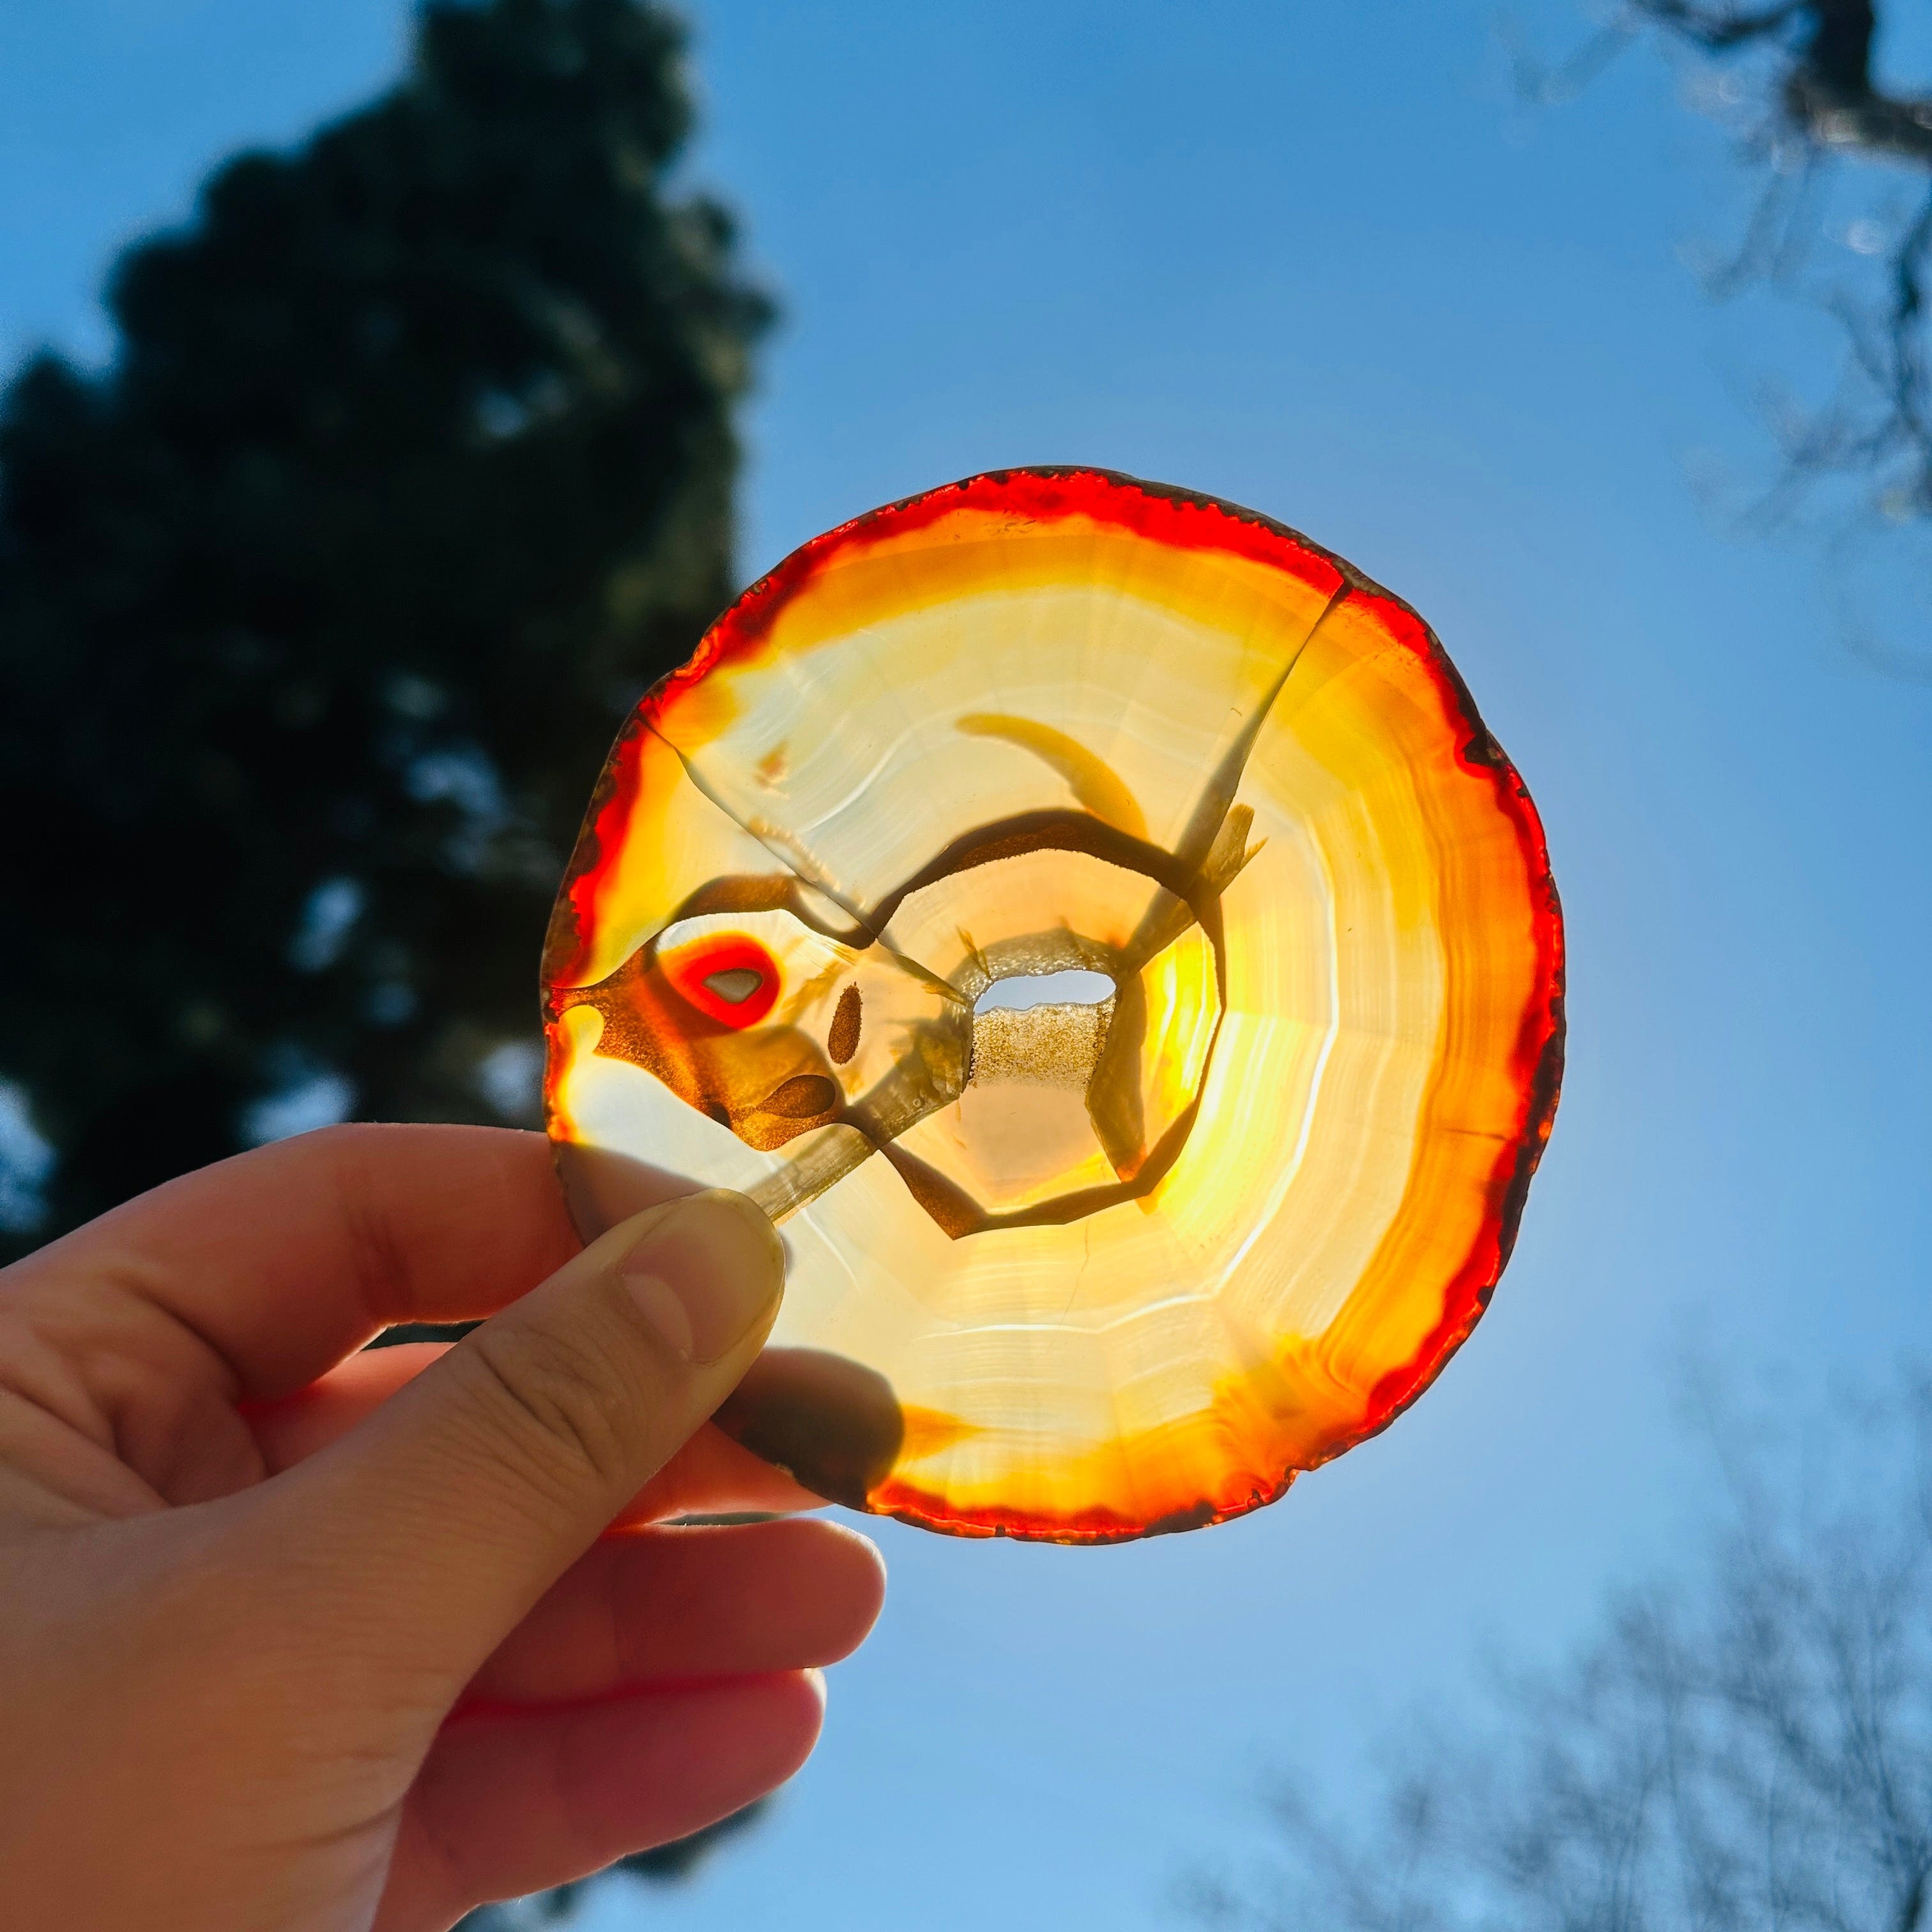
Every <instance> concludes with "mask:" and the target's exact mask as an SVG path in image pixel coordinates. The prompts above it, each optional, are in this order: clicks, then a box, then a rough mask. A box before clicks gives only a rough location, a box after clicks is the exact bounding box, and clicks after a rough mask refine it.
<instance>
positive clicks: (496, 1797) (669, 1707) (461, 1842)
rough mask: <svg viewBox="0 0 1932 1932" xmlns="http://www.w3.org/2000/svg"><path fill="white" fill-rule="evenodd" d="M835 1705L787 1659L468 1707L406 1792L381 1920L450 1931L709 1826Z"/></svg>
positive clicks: (770, 1781)
mask: <svg viewBox="0 0 1932 1932" xmlns="http://www.w3.org/2000/svg"><path fill="white" fill-rule="evenodd" d="M823 1712H824V1705H823V1693H822V1691H821V1689H820V1685H819V1684H818V1682H817V1679H815V1678H813V1677H810V1676H805V1675H804V1674H802V1673H786V1674H784V1675H781V1676H775V1677H763V1678H751V1679H742V1680H740V1681H739V1682H736V1683H730V1684H721V1685H706V1686H702V1687H694V1688H690V1689H686V1690H679V1691H660V1692H655V1693H652V1694H646V1695H644V1696H642V1697H630V1698H625V1699H622V1700H617V1701H615V1702H613V1703H606V1704H594V1705H587V1706H580V1707H578V1708H577V1709H573V1710H569V1711H563V1712H532V1713H526V1714H518V1715H514V1716H505V1715H490V1716H478V1717H472V1718H459V1719H458V1720H456V1721H455V1722H454V1723H452V1724H450V1725H449V1726H448V1727H446V1729H445V1730H444V1731H443V1733H442V1735H441V1736H440V1737H439V1738H438V1739H437V1743H436V1745H435V1748H434V1750H433V1751H431V1754H430V1757H429V1759H428V1762H427V1763H425V1766H424V1767H423V1770H422V1775H421V1776H420V1777H419V1779H418V1781H417V1782H416V1787H415V1788H414V1790H412V1792H411V1793H410V1798H409V1801H408V1803H407V1806H406V1807H405V1809H404V1817H403V1824H402V1829H401V1832H399V1833H398V1838H397V1841H396V1849H395V1856H394V1858H392V1861H391V1863H390V1867H389V1887H388V1889H387V1890H386V1891H385V1893H384V1894H383V1903H382V1906H381V1908H380V1910H379V1911H378V1912H377V1918H376V1932H429V1928H431V1927H435V1928H438V1932H440V1928H441V1927H444V1926H446V1925H448V1924H449V1923H450V1921H452V1919H454V1918H456V1917H458V1915H460V1914H461V1913H462V1912H463V1911H465V1910H466V1909H468V1908H469V1907H470V1906H473V1905H478V1904H481V1903H484V1902H485V1901H487V1900H493V1899H499V1898H514V1897H520V1896H522V1895H523V1894H525V1893H526V1892H532V1891H541V1890H543V1889H544V1888H546V1887H547V1886H550V1885H562V1884H564V1883H566V1882H568V1880H570V1879H574V1878H581V1877H583V1876H585V1875H586V1873H590V1872H593V1871H598V1870H601V1869H602V1868H603V1867H604V1866H605V1865H607V1864H611V1863H612V1862H613V1861H615V1860H616V1859H618V1858H622V1857H623V1856H625V1855H626V1854H627V1853H628V1852H637V1851H642V1850H643V1849H646V1847H648V1846H652V1845H661V1844H664V1843H668V1842H669V1841H670V1840H671V1839H673V1838H686V1837H688V1836H689V1835H690V1834H691V1832H696V1831H701V1830H702V1829H703V1827H704V1826H706V1825H709V1824H713V1823H715V1822H716V1821H717V1820H718V1819H720V1818H724V1817H729V1816H730V1814H731V1813H732V1812H733V1811H739V1810H741V1809H742V1808H743V1807H744V1806H745V1805H748V1804H750V1803H751V1802H752V1801H753V1799H757V1798H761V1797H763V1796H764V1794H765V1793H766V1792H768V1791H770V1790H773V1789H774V1788H775V1787H777V1786H778V1785H780V1784H783V1783H784V1781H785V1780H786V1779H787V1778H789V1777H790V1776H791V1775H792V1774H793V1772H795V1771H796V1770H797V1769H798V1768H799V1766H800V1765H802V1763H804V1762H805V1759H806V1757H808V1755H809V1754H810V1753H811V1747H812V1745H814V1742H817V1736H818V1731H819V1727H820V1723H821V1722H822V1721H823Z"/></svg>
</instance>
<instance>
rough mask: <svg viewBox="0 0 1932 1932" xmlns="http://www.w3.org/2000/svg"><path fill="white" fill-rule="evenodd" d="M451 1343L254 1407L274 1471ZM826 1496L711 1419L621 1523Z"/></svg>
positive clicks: (359, 1360)
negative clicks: (773, 1464)
mask: <svg viewBox="0 0 1932 1932" xmlns="http://www.w3.org/2000/svg"><path fill="white" fill-rule="evenodd" d="M448 1349H449V1343H446V1342H408V1343H399V1344H398V1345H397V1346H395V1347H393V1348H389V1349H364V1350H362V1351H361V1352H359V1353H358V1354H356V1355H351V1356H350V1358H349V1359H348V1361H346V1362H344V1363H343V1364H341V1365H340V1366H339V1367H337V1368H335V1369H333V1370H331V1371H330V1372H329V1374H327V1375H326V1376H323V1377H322V1379H320V1381H318V1382H311V1384H310V1385H308V1388H304V1389H301V1390H299V1391H297V1392H296V1394H293V1395H292V1396H289V1397H285V1398H284V1400H281V1401H280V1402H276V1403H263V1404H259V1405H254V1406H251V1409H249V1412H248V1426H249V1427H250V1429H251V1431H252V1432H253V1433H254V1439H255V1442H256V1446H257V1448H259V1449H260V1451H261V1453H262V1460H263V1466H265V1467H266V1469H267V1470H268V1471H269V1472H270V1473H271V1474H274V1473H275V1472H278V1471H280V1470H283V1469H293V1467H294V1466H295V1465H296V1463H299V1462H302V1461H303V1460H305V1459H306V1458H307V1457H311V1456H313V1455H314V1454H317V1452H318V1451H320V1450H323V1449H326V1448H328V1446H329V1444H331V1443H332V1442H335V1441H337V1440H338V1439H339V1438H341V1437H342V1436H346V1435H347V1434H348V1433H349V1432H350V1430H352V1429H353V1428H354V1427H356V1425H357V1424H359V1423H360V1422H361V1421H362V1420H363V1419H364V1418H365V1417H367V1416H369V1415H373V1414H374V1412H375V1411H376V1410H377V1409H380V1407H381V1406H382V1405H383V1403H385V1402H386V1401H387V1400H389V1397H391V1396H392V1395H394V1394H395V1393H396V1391H398V1389H400V1388H402V1387H403V1385H404V1384H405V1383H407V1382H413V1381H414V1380H415V1379H416V1376H419V1375H420V1374H421V1373H422V1371H423V1370H425V1369H426V1368H428V1367H429V1365H430V1364H431V1363H432V1362H434V1361H436V1360H437V1358H439V1357H440V1356H441V1355H443V1354H444V1353H446V1352H447V1350H448ZM824 1507H825V1499H824V1498H823V1496H814V1494H813V1493H812V1492H811V1490H808V1489H805V1488H803V1487H801V1486H800V1485H799V1484H797V1483H795V1482H794V1481H793V1480H792V1479H791V1478H790V1477H789V1476H787V1475H785V1473H784V1472H783V1471H782V1470H781V1469H774V1468H773V1467H772V1465H771V1464H770V1463H767V1462H765V1461H764V1460H763V1459H762V1458H760V1457H757V1456H754V1455H753V1454H751V1451H749V1450H748V1449H746V1448H743V1447H742V1446H741V1445H739V1444H738V1443H736V1442H733V1441H732V1440H731V1439H730V1437H729V1436H726V1435H725V1434H724V1433H723V1432H722V1431H721V1430H718V1429H716V1428H715V1427H712V1424H709V1423H708V1422H707V1423H706V1424H704V1426H703V1427H702V1428H700V1430H698V1432H697V1434H696V1435H695V1436H693V1437H692V1438H691V1440H690V1441H689V1442H687V1443H685V1445H684V1447H683V1448H681V1449H680V1450H679V1451H678V1452H677V1454H676V1455H675V1456H673V1457H672V1458H671V1460H670V1462H669V1463H667V1464H666V1465H665V1466H664V1468H663V1469H661V1470H659V1471H658V1473H657V1474H656V1475H655V1476H653V1477H652V1478H651V1480H650V1481H649V1482H648V1483H646V1484H645V1485H644V1487H643V1489H642V1490H640V1492H639V1493H637V1495H636V1496H634V1497H632V1498H631V1501H630V1502H628V1503H627V1504H625V1506H624V1508H622V1510H620V1511H619V1512H618V1514H617V1518H616V1520H617V1522H618V1523H619V1525H624V1524H635V1523H658V1522H661V1521H662V1520H664V1518H665V1517H673V1516H700V1515H701V1516H723V1515H727V1514H731V1513H733V1512H735V1511H740V1510H758V1511H771V1512H773V1513H781V1512H785V1511H794V1510H813V1509H823V1508H824Z"/></svg>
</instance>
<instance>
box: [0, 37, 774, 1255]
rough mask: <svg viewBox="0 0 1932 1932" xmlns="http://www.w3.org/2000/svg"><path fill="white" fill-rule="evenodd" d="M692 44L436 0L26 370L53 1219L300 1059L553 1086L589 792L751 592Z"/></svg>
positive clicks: (7, 535)
mask: <svg viewBox="0 0 1932 1932" xmlns="http://www.w3.org/2000/svg"><path fill="white" fill-rule="evenodd" d="M681 38H682V37H681V32H680V30H679V27H678V26H677V24H676V22H675V21H674V20H672V19H671V17H670V16H668V15H667V13H664V11H663V10H661V9H660V8H659V7H657V6H656V5H652V4H649V0H487V4H477V5H462V4H457V0H429V4H428V5H425V7H423V9H422V13H421V14H420V16H419V20H418V23H417V29H416V39H415V46H414V51H413V57H412V60H411V62H410V67H409V69H408V71H407V74H406V75H405V77H404V79H403V80H402V81H401V83H400V84H398V86H396V87H395V88H394V89H392V91H391V92H389V93H387V94H386V95H383V97H382V98H380V99H378V100H377V101H374V102H373V103H372V104H370V105H369V106H368V107H365V108H362V109H361V110H358V111H356V112H355V113H352V114H350V115H348V116H347V118H344V119H342V120H341V121H337V122H336V123H335V124H333V125H332V126H329V127H326V128H324V129H323V130H322V131H321V132H320V133H318V134H317V135H316V136H314V138H313V139H311V140H310V141H308V142H307V143H306V144H305V145H303V146H302V147H301V148H299V150H297V151H294V152H293V153H290V154H262V153H254V154H244V155H242V156H241V157H239V158H238V159H236V160H232V161H230V162H229V163H227V164H226V165H225V166H223V167H222V168H221V169H219V171H218V172H216V174H215V175H214V176H213V178H211V180H210V181H208V184H207V185H206V187H205V189H204V190H203V191H202V195H201V197H200V201H199V207H198V209H197V211H196V216H195V218H194V220H193V222H192V223H191V224H190V226H188V227H187V228H186V229H184V230H183V231H181V232H180V233H174V234H169V235H165V236H161V237H160V238H158V239H154V240H152V241H150V242H145V243H144V244H142V245H141V246H139V247H138V248H136V249H134V250H133V251H132V252H131V253H130V254H128V255H127V257H124V259H123V260H122V261H121V263H120V264H119V266H118V268H117V269H116V270H115V273H114V275H113V279H112V282H111V285H110V308H111V311H112V313H113V320H114V322H115V325H116V327H117V329H118V337H119V347H118V353H117V355H116V356H115V360H114V362H113V365H112V366H111V367H110V368H108V369H107V371H105V372H104V373H102V374H98V375H96V374H90V373H88V372H86V371H82V370H79V369H77V368H74V367H73V366H71V365H69V364H68V363H66V362H63V361H62V360H61V359H58V357H55V356H51V355H47V356H40V357H39V358H37V359H34V361H32V362H30V363H29V364H28V365H27V366H26V368H24V369H23V371H21V373H20V374H19V375H18V376H17V378H16V379H15V380H14V381H13V383H12V385H11V386H10V389H8V391H7V393H6V395H5V398H4V401H0V874H4V877H5V880H6V886H5V892H4V893H3V894H0V1079H7V1080H10V1081H11V1082H13V1083H15V1085H16V1088H17V1090H24V1092H25V1094H26V1097H27V1100H28V1104H29V1106H30V1107H31V1117H32V1120H33V1122H34V1126H35V1127H36V1128H37V1131H38V1133H40V1135H41V1136H43V1138H44V1139H45V1140H46V1142H48V1143H49V1144H50V1145H51V1146H52V1150H53V1151H54V1154H55V1166H54V1168H53V1171H52V1175H51V1176H50V1178H49V1181H48V1182H47V1185H46V1191H45V1201H46V1208H45V1212H44V1214H43V1216H42V1217H41V1218H40V1224H39V1226H37V1227H36V1228H34V1229H31V1230H30V1231H28V1233H27V1235H26V1238H27V1239H31V1238H44V1237H46V1236H47V1235H52V1234H54V1233H57V1232H59V1231H61V1230H62V1229H65V1228H67V1227H68V1226H71V1225H73V1224H74V1223H77V1222H78V1221H80V1220H83V1219H85V1218H86V1217H89V1216H90V1215H92V1214H96V1213H98V1212H99V1211H101V1209H103V1208H107V1207H108V1206H110V1205H113V1203H114V1202H116V1201H118V1200H120V1199H124V1198H125V1197H126V1196H129V1195H130V1194H133V1193H136V1192H138V1191H139V1190H141V1189H142V1188H145V1187H149V1186H151V1185H153V1184H154V1183H156V1182H157V1181H160V1180H163V1179H164V1178H166V1177H167V1176H169V1175H172V1174H175V1173H178V1172H181V1171H183V1170H184V1169H188V1168H191V1167H194V1166H199V1165H200V1164H201V1163H205V1162H206V1161H208V1160H214V1159H215V1158H217V1157H220V1156H221V1155H223V1154H227V1153H229V1152H230V1151H233V1150H234V1149H236V1148H238V1147H239V1146H241V1145H243V1144H245V1142H246V1141H247V1140H248V1139H249V1138H250V1137H251V1135H254V1136H259V1135H260V1133H263V1132H264V1131H265V1130H268V1129H269V1127H272V1125H273V1124H274V1115H273V1113H272V1112H270V1113H269V1114H267V1115H265V1114H264V1113H263V1111H262V1110H263V1107H264V1105H265V1103H269V1104H270V1105H271V1106H272V1104H273V1103H275V1102H276V1100H277V1098H278V1097H282V1098H283V1099H284V1100H286V1099H287V1098H288V1097H290V1096H291V1095H293V1096H295V1097H297V1098H299V1099H302V1100H305V1101H307V1102H310V1103H328V1104H326V1105H324V1106H323V1107H322V1108H321V1109H320V1110H321V1111H339V1112H350V1113H353V1114H356V1115H362V1116H364V1117H368V1118H391V1119H460V1118H484V1119H488V1118H513V1119H514V1118H527V1117H528V1115H529V1112H530V1109H531V1107H532V1100H533V1091H534V1082H533V1071H534V1062H533V1058H532V1048H531V1044H530V1043H531V1041H532V1035H533V1033H534V1014H535V991H534V988H535V968H536V960H537V956H538V950H539V949H540V946H541V937H542V932H543V926H544V917H545V914H546V910H547V904H548V902H549V900H550V895H551V893H552V892H553V889H554V888H555V886H556V879H557V877H558V874H559V871H560V869H561V867H562V862H563V859H564V857H565V854H566V853H567V852H568V849H569V846H570V844H571V839H572V838H573V836H574V832H575V829H576V826H577V819H578V815H579V814H580V811H581V810H582V808H583V804H584V802H585V800H586V798H587V797H588V796H589V789H590V786H591V784H592V781H593V780H594V778H595V775H596V772H597V770H598V765H599V763H600V761H601V758H602V757H603V755H604V751H605V749H606V748H607V744H608V742H609V740H610V736H611V735H612V733H613V730H614V729H615V727H616V724H617V722H618V721H619V718H621V716H622V714H623V712H624V711H625V709H626V708H627V707H628V706H629V705H630V704H631V703H632V701H633V700H634V699H635V698H636V697H637V694H638V693H639V692H640V691H641V690H642V688H643V687H644V686H645V685H646V684H647V683H649V682H650V681H651V680H652V679H653V678H654V677H655V676H657V675H658V673H660V672H661V671H662V670H664V669H665V668H666V667H667V666H669V665H670V664H672V663H673V662H675V661H676V660H678V659H679V658H681V657H682V655H685V652H687V651H688V649H689V648H690V647H691V644H692V643H693V642H694V640H695V639H696V637H697V634H698V633H699V631H700V628H702V626H703V624H704V623H705V622H706V621H708V619H709V618H710V617H711V616H712V615H713V614H714V613H715V611H716V610H718V608H719V607H721V604H723V603H724V601H726V599H727V596H728V594H729V592H730V588H731V585H730V576H729V573H730V550H731V508H730V506H731V491H732V484H733V476H734V472H735V469H736V445H735V443H734V440H733V431H732V420H731V419H732V407H733V403H734V401H735V400H736V398H738V397H739V395H740V394H741V393H742V391H743V389H744V388H745V384H746V381H747V378H748V355H749V352H750V350H751V347H752V346H753V344H754V342H755V341H756V339H757V337H758V335H759V334H760V331H761V330H762V329H763V326H764V325H765V323H766V320H767V316H768V308H767V305H766V302H765V301H764V299H763V297H762V296H760V295H759V293H757V291H756V290H755V289H754V287H751V285H750V284H748V282H747V281H746V280H745V276H744V275H743V273H742V271H741V270H740V269H739V267H738V266H737V265H736V256H735V252H734V245H733V231H732V226H731V223H730V219H729V218H728V217H727V215H726V214H725V213H724V211H723V210H722V209H721V208H720V207H719V206H718V205H717V204H716V203H715V202H713V201H711V200H709V199H705V198H703V197H702V196H695V195H688V194H687V195H682V196H677V195H673V194H672V193H670V192H669V191H668V190H667V187H666V185H665V182H666V176H667V171H668V170H669V169H670V168H671V167H672V166H673V163H674V162H675V160H676V157H677V156H678V154H679V151H680V149H681V148H682V145H683V143H684V142H685V138H686V136H687V133H688V129H689V126H690V120H691V113H690V107H689V103H688V98H687V95H686V92H685V88H684V86H683V83H682V75H681V70H680V64H679V63H680V53H681ZM5 1196H6V1190H5V1188H4V1187H0V1208H8V1209H9V1211H10V1215H11V1218H13V1220H16V1221H18V1220H20V1219H22V1218H23V1216H22V1214H21V1213H20V1201H19V1199H18V1198H17V1190H16V1193H15V1195H14V1196H13V1198H12V1199H10V1200H9V1199H7V1198H5ZM0 1218H5V1217H0Z"/></svg>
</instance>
